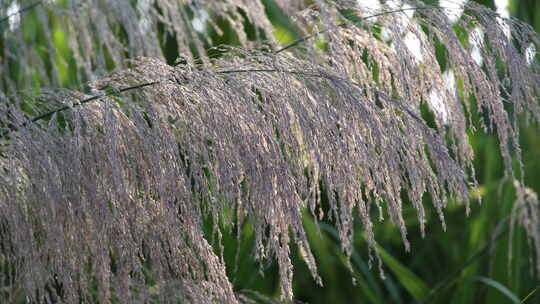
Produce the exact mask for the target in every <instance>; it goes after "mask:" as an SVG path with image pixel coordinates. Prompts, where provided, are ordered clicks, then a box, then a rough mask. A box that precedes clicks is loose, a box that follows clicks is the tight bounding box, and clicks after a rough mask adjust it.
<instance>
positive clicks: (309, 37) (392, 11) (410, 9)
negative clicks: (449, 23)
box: [274, 6, 452, 54]
mask: <svg viewBox="0 0 540 304" xmlns="http://www.w3.org/2000/svg"><path fill="white" fill-rule="evenodd" d="M429 9H452V8H447V7H442V6H424V7H408V8H401V9H396V10H391V11H384V12H380V13H377V14H373V15H369V16H366V17H362V18H360V19H361V21H364V20H368V19H372V18H376V17H380V16H385V15H390V14H394V13H402V12H406V11H413V10H414V11H418V10H429ZM347 24H348V23H347V22H342V23H340V24H338V26H345V25H347ZM330 30H331V29H328V28H327V29H324V30H321V31H318V32H316V33H315V34H310V35H307V36H305V37H302V38H300V39H298V40H295V41H293V42H291V43H290V44H288V45H286V46H284V47H282V48H281V49H279V50H277V51H275V52H274V54H279V53H281V52H283V51H286V50H288V49H290V48H293V47H295V46H297V45H299V44H300V43H303V42H306V41H307V40H309V39H311V38H314V37H317V36H318V35H320V34H324V33H327V32H329V31H330Z"/></svg>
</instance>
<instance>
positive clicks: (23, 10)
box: [0, 0, 43, 23]
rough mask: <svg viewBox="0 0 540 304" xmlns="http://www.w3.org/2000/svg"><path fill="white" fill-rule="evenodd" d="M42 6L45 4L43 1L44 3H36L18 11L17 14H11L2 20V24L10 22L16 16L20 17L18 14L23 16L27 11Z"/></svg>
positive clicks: (0, 21)
mask: <svg viewBox="0 0 540 304" xmlns="http://www.w3.org/2000/svg"><path fill="white" fill-rule="evenodd" d="M40 4H43V0H42V1H36V2H34V3H31V4H28V5H27V6H25V7H23V8H21V9H20V10H18V11H16V12H15V13H12V14H9V15H7V16H5V17H4V18H2V19H0V23H4V22H6V21H8V20H9V18H11V17H13V16H15V15H18V14H22V13H24V12H26V11H28V10H30V9H32V8H34V7H36V6H38V5H40Z"/></svg>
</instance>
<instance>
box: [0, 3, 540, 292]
mask: <svg viewBox="0 0 540 304" xmlns="http://www.w3.org/2000/svg"><path fill="white" fill-rule="evenodd" d="M478 2H480V3H482V4H484V5H487V6H490V7H494V3H493V1H492V0H482V1H478ZM265 4H266V7H267V13H268V14H269V15H270V16H271V18H272V20H273V23H274V26H275V27H276V38H278V39H280V40H281V41H283V42H287V41H292V40H293V39H295V38H297V37H298V34H296V33H295V31H294V29H293V28H291V27H290V24H289V23H288V22H287V17H286V15H285V14H284V13H283V12H281V11H280V10H279V9H278V6H277V5H276V4H275V3H274V1H273V0H266V1H265ZM510 12H511V14H512V15H513V16H515V17H517V18H519V19H522V20H524V21H526V22H528V23H530V24H531V25H533V26H534V27H535V29H536V30H537V31H540V1H538V0H511V1H510ZM33 18H36V16H35V15H34V13H33V12H32V11H29V12H27V13H26V14H24V15H23V17H22V22H23V23H25V29H28V30H27V31H26V32H25V33H24V39H28V40H29V41H33V42H34V45H35V47H36V48H38V50H40V51H43V52H46V48H45V47H44V46H43V44H44V42H43V39H42V35H43V34H44V33H43V32H42V29H39V28H37V27H36V26H34V27H32V24H33ZM0 26H2V30H5V28H6V25H5V24H3V25H0ZM220 26H222V28H223V29H224V33H223V35H221V36H218V35H217V34H215V33H214V34H213V35H214V36H215V38H216V39H214V41H218V42H219V43H223V44H233V45H234V44H236V43H237V38H236V37H235V36H234V34H233V32H232V31H230V30H229V31H227V26H228V25H227V24H226V23H224V22H222V23H220ZM51 29H52V32H53V37H54V42H55V44H56V48H57V49H58V50H59V52H58V54H57V60H58V63H59V66H60V67H61V68H60V70H59V74H60V75H61V77H60V85H61V86H63V87H80V86H81V85H82V84H83V83H84V81H85V79H78V78H77V73H76V72H75V71H74V67H75V64H74V62H73V58H72V56H71V52H70V49H69V47H68V45H67V42H66V40H65V37H64V36H65V33H64V31H63V30H62V28H60V27H59V24H55V23H54V22H53V23H52V24H51ZM0 42H1V40H0ZM164 44H165V45H166V47H167V49H168V50H169V51H168V54H167V55H168V60H169V61H170V63H172V62H174V60H175V58H176V56H177V54H175V50H176V47H175V46H174V45H172V44H170V42H168V41H164ZM2 48H3V46H2V45H0V49H2ZM43 57H44V58H45V57H47V56H45V55H44V56H43ZM109 64H110V68H111V69H113V68H114V62H110V63H109ZM12 76H13V77H17V75H12ZM43 84H44V82H43V79H41V78H40V77H39V75H36V77H35V79H34V83H33V84H32V86H35V87H40V86H42V85H43ZM471 141H472V145H473V147H474V149H475V153H476V161H475V166H476V172H477V174H478V181H479V183H480V185H481V192H482V195H483V201H482V203H481V204H479V203H477V204H473V207H472V212H471V214H470V215H469V216H468V217H466V216H465V206H463V205H462V204H459V202H456V203H454V204H452V205H451V206H450V207H449V208H448V209H447V210H446V223H447V230H446V231H443V229H442V227H441V224H440V222H439V220H438V216H437V214H436V213H435V211H434V210H431V209H429V208H428V209H427V210H428V211H429V212H431V214H430V215H429V226H428V231H427V235H426V237H425V238H422V236H421V234H420V228H419V223H418V220H417V217H416V211H415V210H414V209H413V208H412V206H411V205H410V204H409V205H408V208H409V209H405V210H404V211H403V213H404V214H405V216H406V218H405V220H406V222H407V223H408V228H409V240H410V241H411V245H412V250H411V252H409V253H407V252H405V250H404V248H403V245H402V242H401V238H400V234H399V231H398V230H397V229H396V228H395V227H393V226H392V225H391V224H390V223H389V222H383V223H379V224H378V225H376V227H375V229H376V231H375V234H376V235H377V237H378V242H379V244H380V248H379V253H380V254H381V257H382V258H383V260H384V262H385V265H384V266H383V268H384V272H385V276H386V279H384V280H383V279H381V278H380V275H379V272H378V270H377V265H373V267H372V268H371V269H370V268H369V265H368V261H367V246H366V243H365V241H364V239H363V238H362V235H361V233H360V230H359V231H358V232H357V233H355V235H356V240H355V251H354V253H353V256H352V265H351V267H352V269H353V273H352V274H351V273H350V271H349V270H348V266H347V261H346V258H345V256H344V254H343V253H342V251H341V247H340V244H339V241H338V237H337V231H336V229H335V228H334V227H333V225H332V223H320V225H319V226H318V227H317V226H316V225H315V224H314V221H313V219H312V218H311V216H310V215H309V214H307V213H306V215H305V220H304V221H305V222H304V225H305V228H306V231H307V232H308V237H309V239H310V241H311V246H312V247H311V248H312V250H313V252H314V254H315V257H316V259H317V262H318V266H319V272H320V275H321V277H322V279H323V282H324V287H319V286H318V285H316V283H315V282H314V281H313V280H312V278H311V275H310V272H309V270H308V268H307V267H306V265H305V264H304V262H303V261H302V258H301V256H300V255H301V253H300V252H299V251H298V250H295V251H294V264H295V277H294V288H295V296H296V299H297V300H298V301H299V302H307V303H540V291H539V290H538V289H539V288H540V282H539V281H538V279H537V278H538V276H536V275H535V274H533V273H532V269H533V268H532V267H533V266H532V264H531V262H530V257H531V256H532V255H531V254H530V249H529V247H528V244H527V240H526V238H525V236H524V234H523V231H521V230H520V228H518V229H516V230H515V231H509V228H508V227H509V225H508V224H509V222H508V221H507V220H506V219H507V217H508V215H509V214H510V211H511V209H512V204H513V201H514V199H515V195H514V192H513V188H512V187H511V185H509V184H501V181H502V174H503V168H502V160H501V155H500V153H499V148H498V147H499V145H498V142H497V138H496V136H495V135H488V134H480V135H478V134H476V135H471ZM521 144H522V147H523V160H524V163H525V181H526V182H527V186H529V187H531V188H532V189H533V190H535V191H536V192H537V193H540V135H539V134H538V133H537V132H536V130H535V128H529V129H524V130H523V132H522V136H521ZM426 203H427V202H426ZM428 204H429V203H428ZM406 208H407V207H406ZM209 221H210V220H209ZM211 225H212V223H210V222H209V223H208V231H210V230H211ZM357 226H359V225H357ZM222 230H223V233H224V235H223V240H222V242H223V245H224V250H225V251H224V259H225V262H226V264H227V266H228V273H229V278H231V280H232V281H233V284H234V286H235V289H236V291H237V292H239V293H241V294H244V295H245V296H246V297H249V298H251V299H254V300H255V301H257V302H262V303H277V302H278V300H277V299H278V298H279V296H278V291H279V287H278V285H277V284H278V283H277V282H278V280H277V275H278V274H277V271H278V269H277V266H276V265H275V264H273V263H270V264H265V265H258V264H256V263H255V262H254V261H253V259H252V258H251V253H252V251H253V243H254V239H253V234H252V231H250V225H244V228H243V231H242V235H241V243H240V246H239V247H238V246H237V236H236V235H235V232H234V231H236V228H235V227H222ZM214 245H215V246H216V250H219V249H218V246H219V245H218V244H217V243H215V244H214ZM510 251H511V252H512V257H513V258H512V259H509V252H510ZM261 269H262V270H263V271H260V270H261ZM263 272H264V275H262V273H263ZM353 278H354V281H356V284H354V282H353ZM0 302H1V301H0Z"/></svg>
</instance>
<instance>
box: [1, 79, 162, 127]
mask: <svg viewBox="0 0 540 304" xmlns="http://www.w3.org/2000/svg"><path fill="white" fill-rule="evenodd" d="M159 82H160V81H152V82H145V83H141V84H137V85H134V86H130V87H125V88H121V89H119V90H116V91H112V92H107V93H104V94H100V95H94V96H91V97H88V98H86V99H83V100H81V101H79V102H77V103H74V104H73V105H72V106H63V107H61V108H57V109H54V110H51V111H49V112H46V113H43V114H40V115H38V116H36V117H34V118H32V119H30V120H29V121H26V122H24V123H22V124H21V125H19V126H18V127H15V126H10V127H9V130H6V131H4V132H2V134H1V135H0V138H2V137H5V136H6V135H8V134H9V133H11V132H13V131H17V130H19V129H20V128H24V127H26V126H27V125H28V124H30V123H34V122H36V121H39V120H42V119H45V118H47V117H49V116H51V115H53V114H56V113H59V112H62V111H65V110H68V109H71V108H74V107H78V106H82V105H84V104H86V103H89V102H92V101H96V100H100V99H102V98H104V97H107V96H111V95H118V94H120V93H122V92H126V91H131V90H135V89H140V88H144V87H148V86H152V85H155V84H157V83H159Z"/></svg>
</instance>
